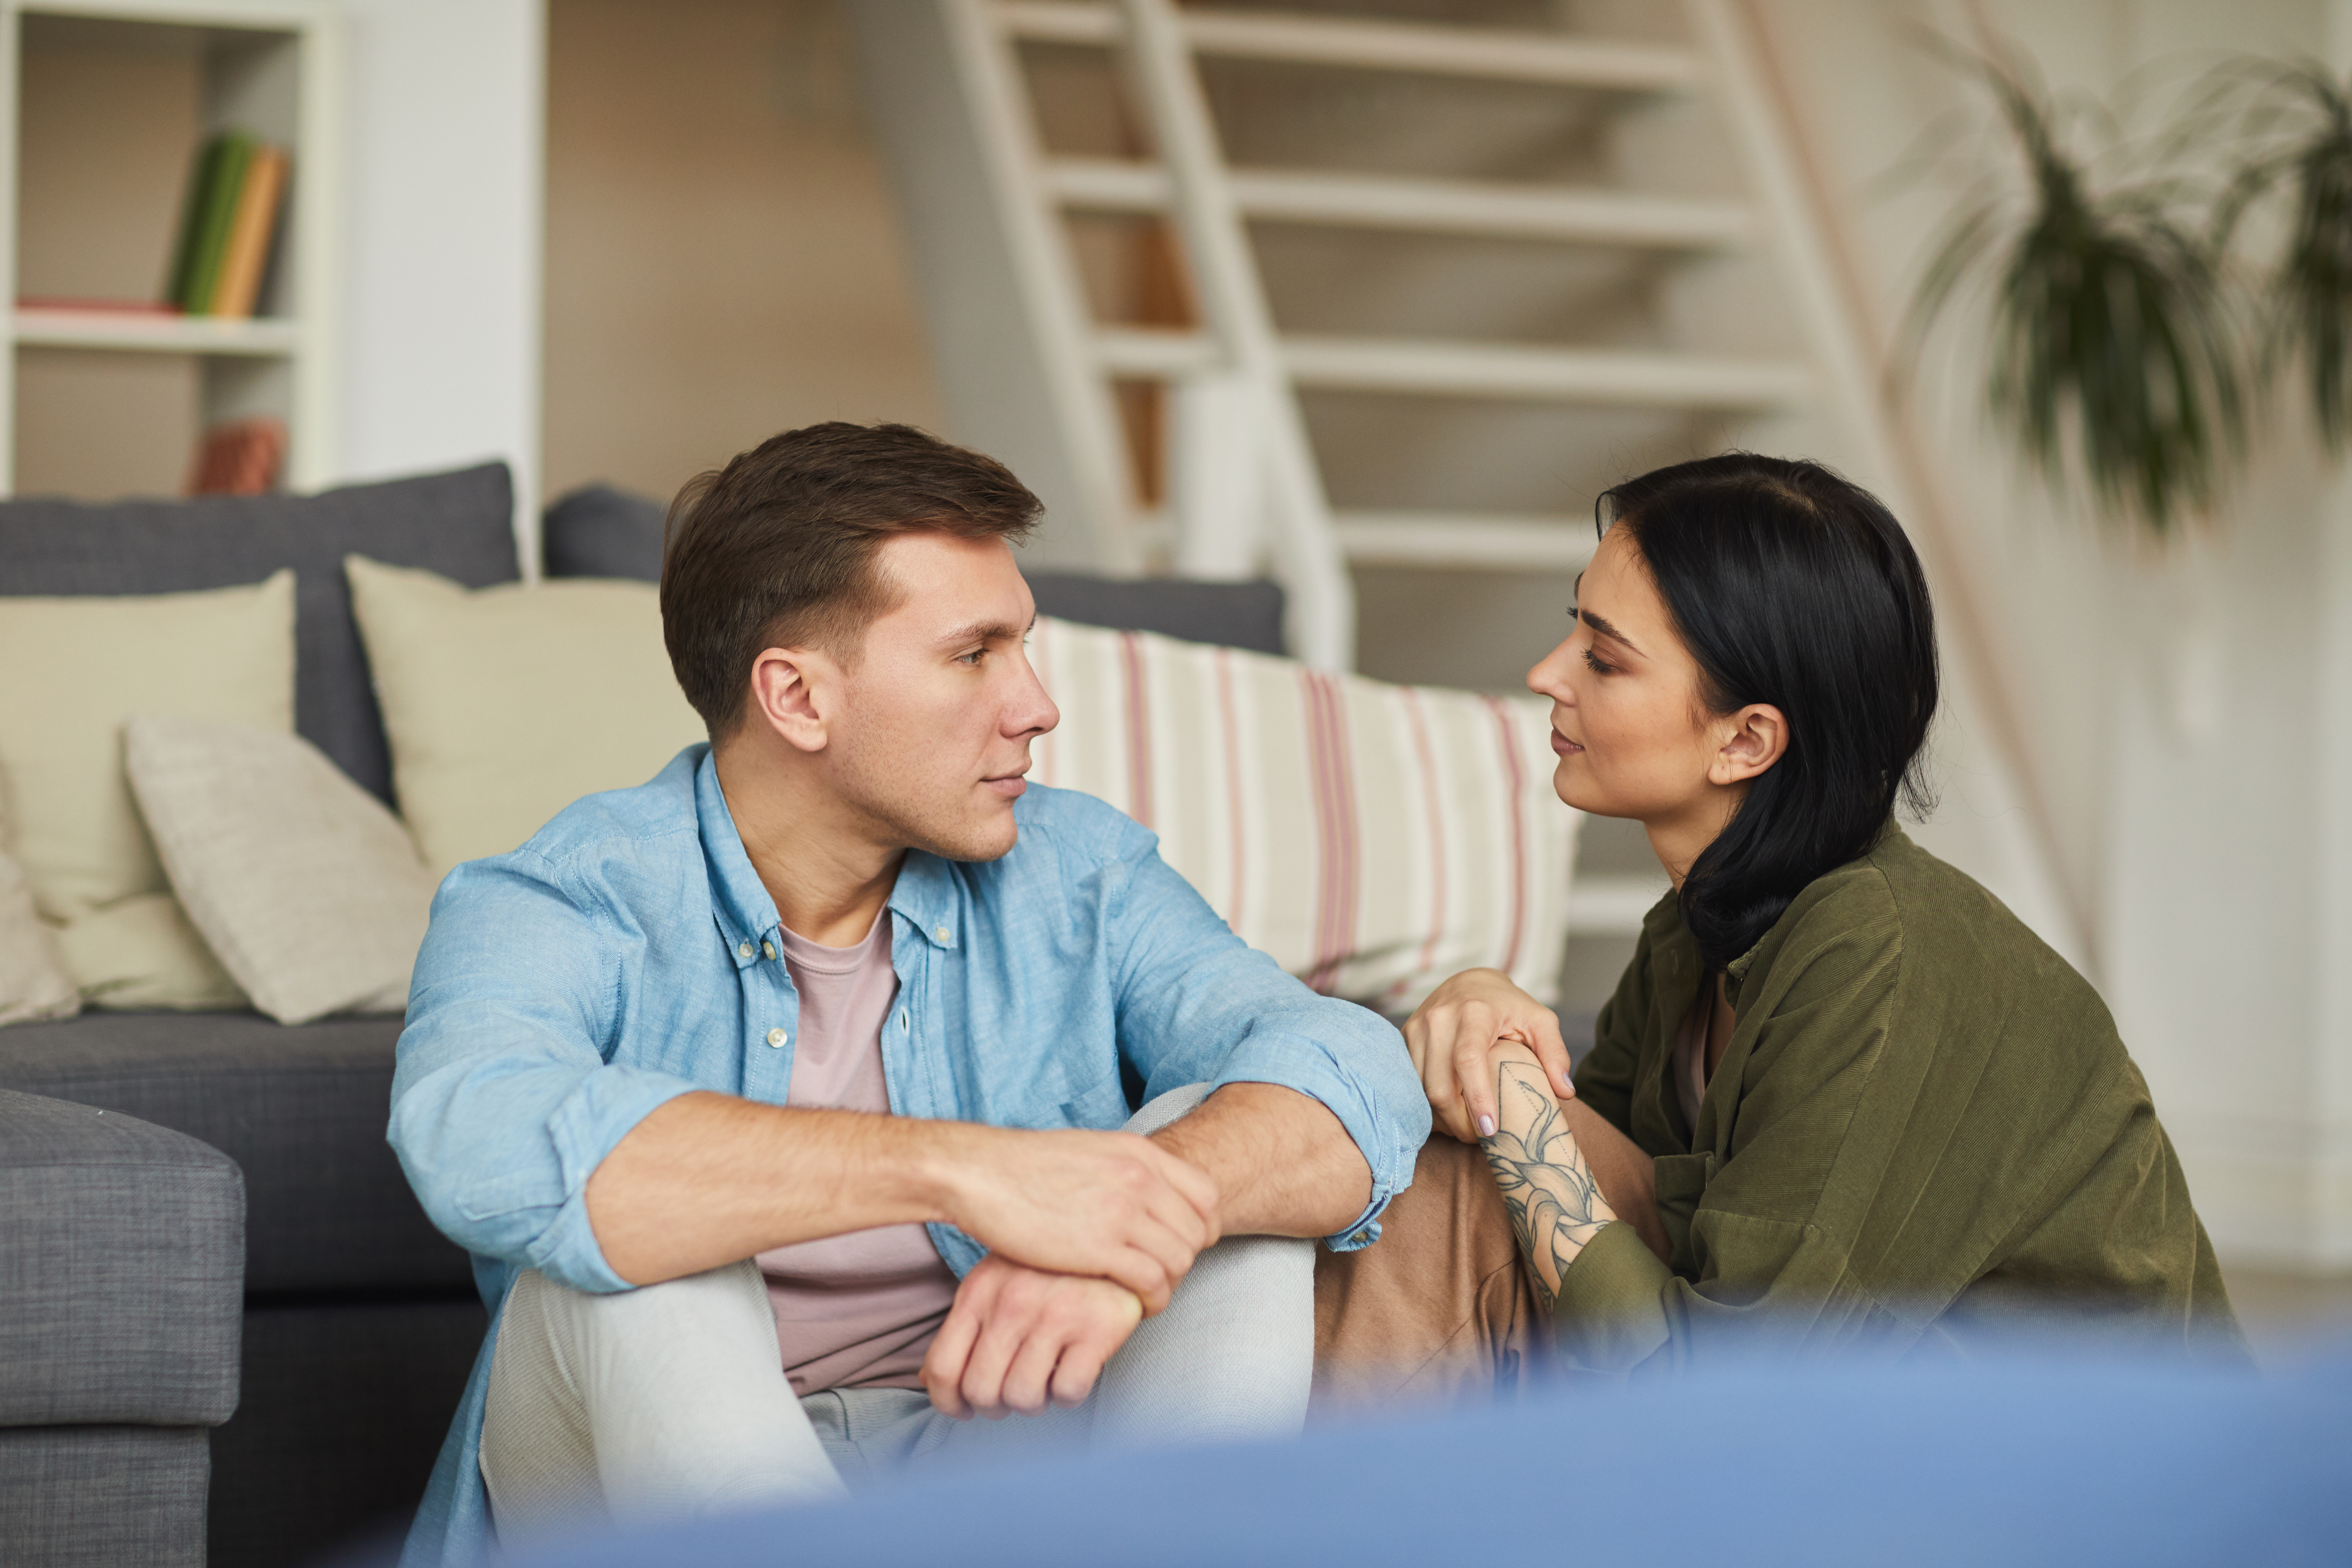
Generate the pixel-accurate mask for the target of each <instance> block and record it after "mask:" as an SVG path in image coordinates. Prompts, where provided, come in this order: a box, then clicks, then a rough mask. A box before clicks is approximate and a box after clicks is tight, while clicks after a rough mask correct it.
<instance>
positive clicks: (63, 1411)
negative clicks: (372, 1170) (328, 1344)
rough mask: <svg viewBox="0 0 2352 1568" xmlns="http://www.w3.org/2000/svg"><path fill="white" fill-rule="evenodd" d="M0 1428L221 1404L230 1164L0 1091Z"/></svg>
mask: <svg viewBox="0 0 2352 1568" xmlns="http://www.w3.org/2000/svg"><path fill="white" fill-rule="evenodd" d="M0 1215H7V1224H6V1225H5V1226H0V1426H68V1425H83V1426H87V1425H98V1424H110V1425H134V1426H218V1425H220V1424H221V1423H222V1422H224V1421H226V1420H227V1419H228V1417H229V1413H230V1412H231V1411H233V1410H235V1409H236V1388H237V1355H238V1346H239V1336H240V1332H241V1330H242V1322H243V1311H244V1294H245V1290H244V1280H245V1177H244V1175H243V1173H240V1172H239V1171H238V1170H237V1168H236V1162H235V1161H233V1160H231V1159H230V1158H229V1157H228V1156H227V1155H226V1154H223V1153H222V1152H220V1151H218V1150H216V1149H215V1148H213V1147H212V1146H211V1145H209V1144H206V1143H200V1142H197V1141H196V1140H195V1139H194V1138H190V1137H188V1136H187V1135H186V1134H184V1133H180V1132H173V1131H169V1130H167V1129H165V1128H162V1127H157V1126H154V1125H152V1124H151V1123H149V1122H145V1121H138V1120H137V1119H135V1118H133V1117H129V1116H124V1115H121V1114H120V1113H110V1112H107V1111H102V1110H92V1109H91V1108H89V1106H84V1105H74V1104H69V1103H68V1102H67V1101H64V1100H48V1099H44V1098H43V1097H41V1096H39V1095H33V1094H19V1093H16V1092H15V1091H13V1090H6V1089H0Z"/></svg>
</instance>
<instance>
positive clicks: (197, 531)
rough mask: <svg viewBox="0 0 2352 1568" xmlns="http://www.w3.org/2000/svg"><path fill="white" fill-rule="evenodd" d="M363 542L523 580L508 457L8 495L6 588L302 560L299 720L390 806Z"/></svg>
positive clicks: (405, 558) (3, 509) (147, 585)
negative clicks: (339, 485)
mask: <svg viewBox="0 0 2352 1568" xmlns="http://www.w3.org/2000/svg"><path fill="white" fill-rule="evenodd" d="M355 550H357V551H364V552H366V553H367V554H368V555H369V556H370V557H371V558H373V559H374V560H377V561H383V562H389V563H393V564H394V565H399V566H418V567H424V568H425V569H427V570H429V571H434V572H437V573H439V574H442V575H443V576H445V577H448V578H451V579H453V580H455V581H457V582H459V583H464V584H467V585H468V586H471V587H482V586H485V585H487V584H492V583H509V582H512V581H514V579H515V578H516V577H517V576H518V575H520V573H519V571H518V563H517V560H516V556H515V545H514V488H513V485H512V483H511V482H510V481H509V479H508V476H507V468H506V465H505V464H504V463H486V464H484V465H482V466H481V467H479V468H467V469H463V470H460V471H457V472H455V473H445V474H426V475H423V476H420V477H418V478H415V479H393V480H389V481H386V482H383V483H380V484H366V485H350V486H346V487H344V488H343V489H333V490H327V491H324V492H321V493H320V494H318V495H310V496H285V495H271V496H234V497H232V496H205V497H200V498H198V499H196V500H184V501H183V500H123V501H108V502H103V503H98V504H90V503H85V502H80V501H68V500H11V501H0V596H13V595H86V594H110V595H112V594H164V593H180V592H185V591H187V590H190V589H196V588H220V587H226V586H229V585H231V584H239V583H255V582H258V581H260V580H261V579H262V578H264V577H267V576H268V575H269V574H271V573H272V572H275V571H277V570H278V568H280V567H286V566H290V567H292V568H293V569H294V573H295V577H296V587H295V598H296V609H295V646H296V658H295V694H294V727H295V728H296V729H297V730H298V731H300V732H301V734H303V735H304V736H305V737H307V738H308V739H309V740H310V742H311V743H312V744H314V745H316V746H317V747H318V748H319V749H320V751H322V752H326V753H327V755H328V756H329V757H331V758H332V759H333V760H334V763H335V765H336V766H338V767H340V768H341V769H342V770H343V771H344V772H345V773H349V774H351V775H352V778H354V779H356V780H358V781H359V783H360V784H362V785H364V786H365V787H366V788H367V789H368V790H369V791H370V792H371V793H373V794H374V795H377V796H378V797H380V798H382V799H383V800H386V801H389V800H390V799H391V798H392V761H391V758H390V756H389V754H388V753H387V752H385V750H384V743H383V729H382V726H381V724H380V722H379V721H378V719H377V717H376V706H375V695H374V693H373V690H372V689H370V687H369V685H368V674H367V664H366V661H365V658H364V656H363V655H362V653H361V651H360V640H359V633H358V631H357V630H356V629H355V628H354V627H353V626H352V616H351V596H350V593H349V591H348V590H347V589H346V588H345V586H344V583H343V571H342V562H343V557H344V556H345V555H347V554H350V553H351V552H352V551H355Z"/></svg>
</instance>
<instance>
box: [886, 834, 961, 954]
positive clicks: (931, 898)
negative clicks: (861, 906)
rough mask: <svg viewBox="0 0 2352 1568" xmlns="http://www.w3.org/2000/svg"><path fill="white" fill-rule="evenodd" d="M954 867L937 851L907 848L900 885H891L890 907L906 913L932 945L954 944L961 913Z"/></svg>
mask: <svg viewBox="0 0 2352 1568" xmlns="http://www.w3.org/2000/svg"><path fill="white" fill-rule="evenodd" d="M960 903H961V900H958V899H957V897H956V874H955V868H953V867H952V866H951V865H950V863H949V862H947V861H945V860H942V859H940V858H939V857H938V856H936V855H927V854H925V853H924V852H923V851H922V850H920V849H909V850H908V851H907V863H906V864H905V865H903V866H901V867H899V868H898V886H897V887H895V888H893V889H890V907H891V909H893V910H896V911H898V913H899V914H902V915H904V916H906V917H907V921H908V924H909V925H911V926H913V927H914V928H915V930H917V931H920V932H921V933H922V937H923V940H924V941H925V942H929V943H930V944H931V945H932V946H933V947H953V946H955V944H956V935H957V932H958V931H959V930H960V928H961V919H962V917H961V915H960V914H959V913H958V910H959V907H960Z"/></svg>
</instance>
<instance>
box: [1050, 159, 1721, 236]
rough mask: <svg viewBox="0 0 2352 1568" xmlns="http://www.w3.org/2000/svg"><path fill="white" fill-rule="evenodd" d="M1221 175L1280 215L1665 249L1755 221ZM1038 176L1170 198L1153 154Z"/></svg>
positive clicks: (1124, 200)
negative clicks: (1148, 159)
mask: <svg viewBox="0 0 2352 1568" xmlns="http://www.w3.org/2000/svg"><path fill="white" fill-rule="evenodd" d="M1229 179H1230V184H1231V186H1232V189H1233V193H1234V203H1235V205H1238V206H1239V207H1240V208H1241V211H1242V216H1244V217H1252V218H1260V219H1265V220H1270V221H1274V222H1282V223H1313V224H1329V225H1334V226H1346V227H1356V228H1382V229H1402V230H1407V231H1410V232H1413V233H1423V234H1475V235H1488V236H1495V237H1503V238H1509V239H1541V240H1560V241H1568V242H1571V243H1580V244H1588V245H1622V246H1651V247H1664V248H1668V249H1712V248H1717V247H1727V246H1736V245H1739V244H1743V243H1745V242H1746V241H1748V239H1750V238H1751V237H1753V232H1754V223H1753V221H1752V220H1751V218H1750V216H1749V215H1748V209H1747V208H1746V207H1744V206H1742V205H1740V204H1739V203H1738V202H1725V201H1703V200H1696V199H1690V198H1685V197H1675V196H1653V195H1641V194H1638V193H1633V192H1625V191H1604V190H1559V189H1553V190H1546V189H1544V188H1542V187H1540V186H1529V185H1525V184H1497V183H1493V182H1487V181H1475V180H1406V179H1391V178H1388V177H1386V176H1381V175H1371V174H1320V173H1308V172H1306V171H1300V170H1289V169H1235V170H1234V171H1233V172H1232V174H1231V175H1230V176H1229ZM1045 183H1046V188H1047V189H1048V190H1050V191H1051V192H1052V193H1053V195H1055V198H1056V199H1057V200H1059V201H1060V202H1061V203H1062V205H1065V206H1068V207H1076V208H1081V209H1085V210H1088V211H1095V212H1165V211H1167V210H1169V208H1170V206H1171V205H1172V203H1173V201H1174V189H1173V182H1171V180H1170V179H1169V177H1168V172H1167V171H1166V170H1165V169H1163V168H1161V167H1160V165H1158V164H1156V163H1133V162H1130V161H1126V160H1121V159H1113V158H1058V159H1055V160H1054V161H1053V162H1052V163H1048V164H1047V165H1046V169H1045Z"/></svg>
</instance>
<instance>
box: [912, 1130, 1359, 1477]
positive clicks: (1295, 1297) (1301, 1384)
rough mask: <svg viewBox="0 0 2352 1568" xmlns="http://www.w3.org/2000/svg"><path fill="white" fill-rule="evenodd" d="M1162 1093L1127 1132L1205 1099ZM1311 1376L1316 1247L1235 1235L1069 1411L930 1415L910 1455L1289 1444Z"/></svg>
mask: <svg viewBox="0 0 2352 1568" xmlns="http://www.w3.org/2000/svg"><path fill="white" fill-rule="evenodd" d="M1206 1094H1207V1090H1206V1089H1205V1087H1204V1086H1203V1085H1201V1084H1192V1085H1189V1086H1187V1087H1185V1088H1183V1089H1171V1090H1170V1091H1169V1092H1167V1093H1166V1094H1163V1095H1160V1097H1159V1098H1157V1099H1155V1100H1152V1101H1151V1102H1150V1104H1148V1105H1146V1106H1145V1107H1144V1108H1143V1109H1142V1110H1139V1111H1137V1112H1136V1113H1135V1116H1134V1117H1133V1119H1132V1120H1130V1121H1129V1122H1128V1124H1127V1131H1129V1132H1147V1133H1148V1132H1155V1131H1159V1130H1160V1128H1162V1127H1165V1126H1167V1125H1168V1124H1169V1123H1170V1122H1171V1121H1175V1120H1176V1119H1177V1118H1179V1117H1181V1116H1182V1115H1184V1114H1185V1113H1186V1112H1188V1111H1190V1110H1192V1109H1193V1108H1194V1107H1195V1106H1197V1105H1199V1104H1200V1103H1201V1101H1202V1099H1204V1098H1205V1097H1206ZM1314 1376H1315V1244H1314V1243H1313V1242H1311V1241H1301V1240H1294V1239H1292V1238H1290V1237H1275V1236H1242V1237H1232V1238H1230V1239H1228V1240H1225V1241H1221V1242H1219V1243H1218V1244H1217V1245H1216V1246H1214V1247H1211V1248H1209V1249H1208V1250H1207V1251H1206V1252H1203V1253H1202V1254H1201V1255H1200V1257H1199V1258H1195V1259H1194V1260H1193V1263H1192V1272H1191V1273H1189V1274H1187V1275H1185V1277H1184V1282H1183V1283H1182V1284H1181V1285H1180V1286H1178V1287H1177V1288H1176V1293H1175V1295H1174V1296H1173V1297H1172V1298H1171V1300H1169V1303H1168V1307H1167V1310H1164V1311H1162V1312H1161V1313H1160V1315H1159V1316H1158V1317H1156V1318H1150V1319H1146V1320H1145V1321H1144V1322H1143V1323H1142V1324H1141V1325H1140V1326H1139V1327H1138V1328H1137V1329H1136V1331H1135V1332H1134V1333H1133V1334H1132V1335H1131V1336H1129V1339H1128V1342H1127V1343H1126V1344H1125V1345H1123V1346H1121V1347H1120V1349H1119V1352H1118V1354H1117V1355H1115V1356H1113V1357H1111V1359H1110V1361H1109V1362H1108V1363H1107V1364H1106V1365H1105V1366H1104V1367H1103V1371H1102V1376H1101V1377H1100V1378H1099V1379H1097V1382H1096V1384H1095V1393H1094V1397H1093V1398H1091V1399H1089V1400H1088V1401H1087V1403H1086V1404H1085V1405H1083V1406H1081V1407H1080V1408H1078V1409H1076V1410H1069V1411H1064V1410H1055V1411H1048V1412H1046V1413H1045V1414H1044V1415H1034V1416H1022V1415H1013V1416H1008V1417H1006V1418H1005V1419H1004V1420H1003V1421H997V1422H982V1421H971V1422H961V1423H958V1422H950V1421H949V1420H948V1418H947V1417H946V1416H944V1415H942V1416H939V1417H937V1418H936V1421H935V1423H934V1425H933V1426H932V1427H931V1428H930V1429H929V1430H928V1431H926V1432H925V1433H924V1434H923V1437H922V1440H921V1441H920V1442H919V1444H918V1445H917V1446H916V1447H915V1450H914V1456H913V1457H914V1458H916V1459H918V1460H920V1459H924V1458H929V1457H930V1456H932V1455H935V1454H936V1455H939V1456H940V1457H941V1458H964V1457H971V1458H989V1459H1005V1458H1014V1457H1016V1456H1018V1457H1022V1458H1027V1457H1030V1456H1032V1455H1044V1454H1045V1453H1049V1452H1054V1451H1061V1450H1066V1449H1069V1448H1072V1447H1077V1446H1079V1445H1081V1444H1091V1445H1094V1446H1097V1447H1159V1446H1162V1445H1169V1444H1196V1443H1230V1442H1244V1441H1248V1440H1251V1439H1254V1438H1270V1437H1293V1436H1297V1435H1298V1432H1299V1429H1300V1428H1301V1427H1302V1426H1304V1425H1305V1424H1306V1420H1307V1389H1308V1387H1309V1385H1310V1384H1312V1383H1313V1381H1314Z"/></svg>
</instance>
